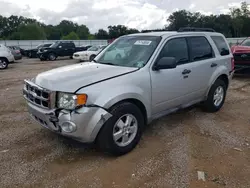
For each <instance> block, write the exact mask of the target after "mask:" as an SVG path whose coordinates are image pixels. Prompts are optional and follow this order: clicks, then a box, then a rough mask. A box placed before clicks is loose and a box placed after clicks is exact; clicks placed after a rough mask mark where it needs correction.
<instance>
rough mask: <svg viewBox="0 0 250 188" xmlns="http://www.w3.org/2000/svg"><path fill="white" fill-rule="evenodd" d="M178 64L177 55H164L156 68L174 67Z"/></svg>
mask: <svg viewBox="0 0 250 188" xmlns="http://www.w3.org/2000/svg"><path fill="white" fill-rule="evenodd" d="M176 66H177V62H176V59H175V57H162V58H161V59H160V60H159V61H158V62H157V64H156V65H155V67H154V69H155V70H160V69H174V68H176Z"/></svg>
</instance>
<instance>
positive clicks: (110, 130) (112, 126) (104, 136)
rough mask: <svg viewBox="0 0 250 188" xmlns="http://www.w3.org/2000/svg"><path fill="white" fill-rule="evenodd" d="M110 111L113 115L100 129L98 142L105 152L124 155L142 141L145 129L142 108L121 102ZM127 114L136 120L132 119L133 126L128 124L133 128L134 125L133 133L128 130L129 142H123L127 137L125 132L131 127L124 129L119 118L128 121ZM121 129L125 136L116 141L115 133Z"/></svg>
mask: <svg viewBox="0 0 250 188" xmlns="http://www.w3.org/2000/svg"><path fill="white" fill-rule="evenodd" d="M110 113H111V114H112V115H113V116H112V117H111V118H110V119H109V120H108V121H107V122H106V123H105V124H104V125H103V127H102V129H101V130H100V132H99V134H98V137H97V144H98V147H99V149H101V150H102V151H103V152H107V153H109V154H112V155H115V156H119V155H124V154H126V153H128V152H130V151H132V150H133V149H134V148H135V147H136V145H137V144H138V142H139V141H140V139H141V135H142V132H143V129H144V117H143V115H142V112H141V110H140V109H139V108H138V107H137V106H136V105H134V104H132V103H129V102H124V103H120V104H118V105H116V106H114V107H113V108H112V109H111V111H110ZM127 116H129V117H130V118H134V120H135V121H132V123H131V124H130V125H133V126H131V127H130V126H128V127H130V128H131V130H132V127H133V128H134V129H133V130H134V131H132V132H133V133H132V132H131V133H128V132H127V134H128V135H127V138H128V142H127V143H122V141H123V139H124V138H125V137H126V136H125V137H124V134H126V133H125V132H126V131H129V129H127V130H124V129H123V130H122V128H119V127H118V125H117V122H118V120H122V121H123V122H126V119H127ZM136 122H137V129H136V128H135V127H136ZM123 125H125V124H123ZM125 129H126V127H125ZM120 131H121V132H122V133H121V134H122V135H123V136H122V137H121V138H120V139H117V141H115V138H114V135H113V134H114V133H115V132H116V133H118V132H120ZM119 135H120V134H119ZM129 135H130V136H129ZM123 137H124V138H123ZM117 138H119V137H117Z"/></svg>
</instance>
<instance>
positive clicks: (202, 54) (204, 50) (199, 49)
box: [187, 37, 213, 61]
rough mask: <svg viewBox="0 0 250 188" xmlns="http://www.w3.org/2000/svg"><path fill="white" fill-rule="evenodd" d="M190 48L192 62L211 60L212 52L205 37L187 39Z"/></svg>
mask: <svg viewBox="0 0 250 188" xmlns="http://www.w3.org/2000/svg"><path fill="white" fill-rule="evenodd" d="M187 39H188V42H189V46H190V58H191V60H192V61H200V60H204V59H210V58H213V50H212V47H211V46H210V44H209V42H208V41H207V39H206V38H205V37H188V38H187Z"/></svg>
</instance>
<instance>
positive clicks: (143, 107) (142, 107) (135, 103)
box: [108, 98, 148, 125]
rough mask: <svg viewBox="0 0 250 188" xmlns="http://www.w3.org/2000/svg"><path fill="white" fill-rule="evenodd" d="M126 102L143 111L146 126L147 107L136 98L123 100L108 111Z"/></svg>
mask: <svg viewBox="0 0 250 188" xmlns="http://www.w3.org/2000/svg"><path fill="white" fill-rule="evenodd" d="M125 102H130V103H132V104H134V105H136V106H137V107H138V108H139V110H140V111H141V113H142V115H143V118H144V123H145V125H146V124H147V122H148V118H147V117H148V113H147V109H146V107H145V105H144V104H143V103H142V102H141V101H140V100H139V99H136V98H127V99H122V100H120V101H118V102H116V103H114V104H113V105H112V106H111V107H110V108H109V109H108V110H110V109H112V108H113V107H114V106H116V105H119V104H121V103H125Z"/></svg>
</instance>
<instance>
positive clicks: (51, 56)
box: [48, 53, 56, 61]
mask: <svg viewBox="0 0 250 188" xmlns="http://www.w3.org/2000/svg"><path fill="white" fill-rule="evenodd" d="M48 58H49V60H50V61H55V60H56V55H55V54H54V53H50V54H49V55H48Z"/></svg>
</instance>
